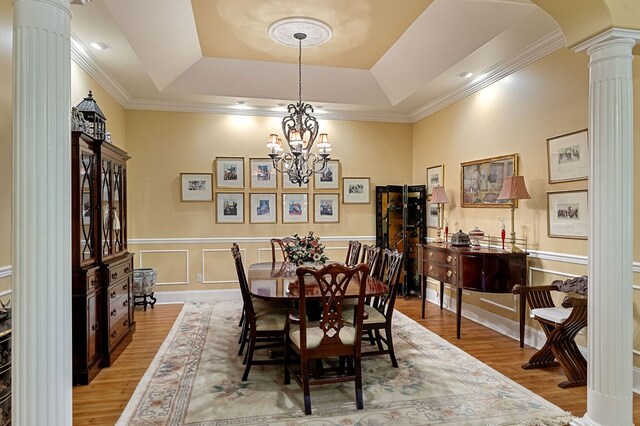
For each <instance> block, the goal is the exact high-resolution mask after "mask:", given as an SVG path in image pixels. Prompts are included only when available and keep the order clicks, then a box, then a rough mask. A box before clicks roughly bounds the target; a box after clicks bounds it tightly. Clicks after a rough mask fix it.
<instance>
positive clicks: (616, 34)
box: [573, 28, 640, 53]
mask: <svg viewBox="0 0 640 426" xmlns="http://www.w3.org/2000/svg"><path fill="white" fill-rule="evenodd" d="M624 40H628V41H624ZM608 41H611V42H614V41H619V42H622V43H629V45H630V47H633V46H634V45H635V44H636V43H637V42H638V41H640V31H638V30H628V29H624V28H611V29H609V30H607V31H605V32H603V33H600V34H598V35H597V36H594V37H591V38H590V39H589V40H586V41H583V42H582V43H580V44H579V45H577V46H576V47H574V48H573V51H574V52H576V53H577V52H582V51H583V50H588V49H590V48H592V47H593V46H595V45H598V44H600V43H604V42H608ZM587 53H588V52H587Z"/></svg>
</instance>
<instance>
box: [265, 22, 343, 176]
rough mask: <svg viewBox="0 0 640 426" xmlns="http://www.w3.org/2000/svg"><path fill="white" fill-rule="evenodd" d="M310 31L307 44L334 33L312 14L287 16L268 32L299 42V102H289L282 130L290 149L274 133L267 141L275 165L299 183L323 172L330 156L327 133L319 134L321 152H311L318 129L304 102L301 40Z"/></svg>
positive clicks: (288, 42)
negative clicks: (286, 150) (287, 150)
mask: <svg viewBox="0 0 640 426" xmlns="http://www.w3.org/2000/svg"><path fill="white" fill-rule="evenodd" d="M291 33H293V34H291ZM309 33H311V35H312V37H311V42H310V43H308V44H306V46H309V45H318V44H321V43H324V42H325V41H327V40H328V39H329V37H331V28H330V27H329V26H328V25H327V24H325V23H324V22H321V21H318V20H315V19H310V18H287V19H283V20H281V21H277V22H275V23H274V24H272V25H271V27H270V28H269V34H270V35H271V37H272V38H274V39H275V40H276V41H279V42H281V43H284V44H287V45H293V43H291V38H294V39H296V40H297V45H298V102H297V103H295V104H293V103H292V104H289V106H288V107H287V111H288V112H289V115H287V116H286V117H284V118H283V120H282V133H283V134H284V138H285V140H286V141H287V145H288V146H289V150H290V152H286V153H285V152H284V149H283V147H282V140H281V139H280V138H279V137H278V135H277V134H275V133H272V134H271V135H270V136H269V141H268V143H267V148H268V150H269V152H268V154H269V157H271V159H272V160H273V167H274V168H275V169H276V170H277V171H278V172H280V173H282V174H283V175H285V176H287V177H288V178H289V180H290V181H291V183H293V184H298V186H302V185H305V184H307V183H309V178H310V177H311V176H312V175H313V174H314V173H322V172H323V171H324V170H325V169H326V168H327V161H329V160H330V159H331V158H330V155H331V143H330V142H329V137H328V136H327V134H326V133H321V134H320V135H319V136H320V139H319V142H318V153H317V154H316V153H314V152H312V149H313V146H314V144H315V142H316V138H317V136H318V131H319V127H318V121H317V120H316V118H315V117H314V116H313V115H312V114H313V106H312V105H311V104H308V103H305V102H302V41H303V40H305V39H307V35H308V34H309Z"/></svg>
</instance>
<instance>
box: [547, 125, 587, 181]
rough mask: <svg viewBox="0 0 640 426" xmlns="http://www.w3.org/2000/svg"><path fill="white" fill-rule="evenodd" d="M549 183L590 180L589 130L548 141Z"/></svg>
mask: <svg viewBox="0 0 640 426" xmlns="http://www.w3.org/2000/svg"><path fill="white" fill-rule="evenodd" d="M547 162H548V166H549V183H558V182H569V181H572V180H584V179H588V178H589V133H588V132H587V129H584V130H578V131H577V132H572V133H567V134H566V135H560V136H556V137H553V138H549V139H547Z"/></svg>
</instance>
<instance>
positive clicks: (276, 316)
mask: <svg viewBox="0 0 640 426" xmlns="http://www.w3.org/2000/svg"><path fill="white" fill-rule="evenodd" d="M231 253H232V255H233V259H234V262H235V266H236V273H237V275H238V282H239V284H240V293H242V301H243V306H244V316H245V319H244V323H245V326H244V328H243V331H242V336H241V338H242V342H241V347H240V351H239V352H238V355H240V354H241V353H242V350H243V347H244V345H245V343H247V344H248V348H247V353H246V355H245V357H244V364H245V369H244V373H243V374H242V381H243V382H244V381H246V380H247V378H248V377H249V371H251V366H252V365H265V364H270V365H273V364H282V362H283V361H282V360H275V359H259V360H254V359H253V356H254V352H255V351H256V350H259V349H267V348H274V347H282V346H283V344H284V326H285V321H286V318H287V315H288V313H289V311H290V310H289V309H286V308H279V307H274V308H265V307H262V308H260V309H256V308H255V307H254V300H253V298H252V297H251V293H250V292H249V283H248V282H247V276H246V274H245V272H244V266H243V265H242V256H241V255H240V249H239V247H238V245H237V244H236V243H233V245H232V246H231Z"/></svg>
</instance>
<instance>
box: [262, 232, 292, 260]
mask: <svg viewBox="0 0 640 426" xmlns="http://www.w3.org/2000/svg"><path fill="white" fill-rule="evenodd" d="M269 242H270V243H271V263H276V261H277V259H276V258H280V256H276V252H280V254H281V256H282V261H283V262H285V261H286V260H287V252H286V248H287V246H288V245H289V244H294V243H295V242H296V240H295V238H293V237H283V238H271V240H269ZM276 246H277V248H276Z"/></svg>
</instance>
